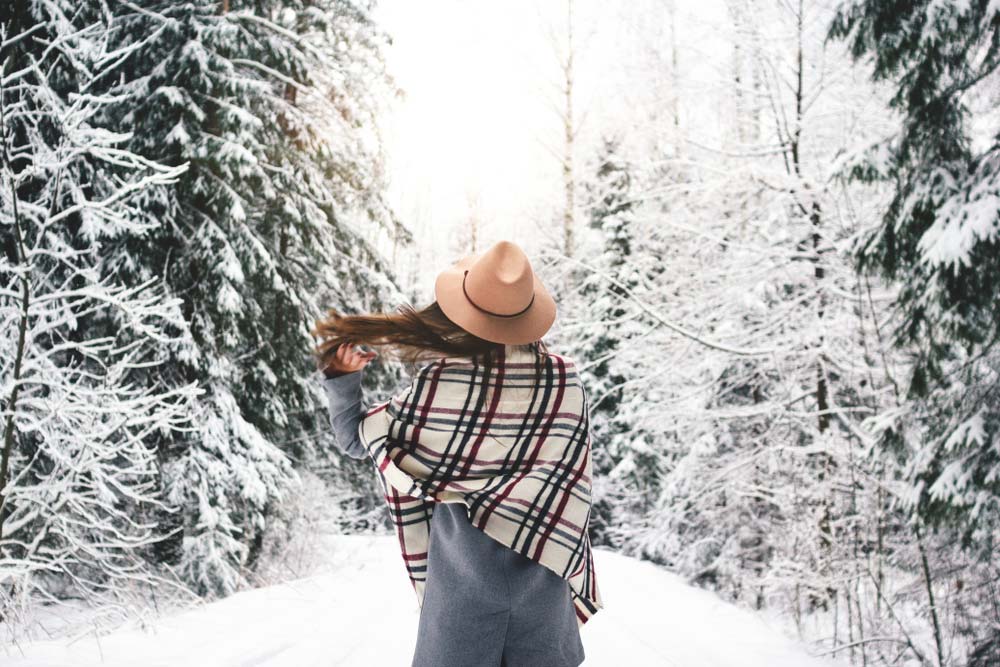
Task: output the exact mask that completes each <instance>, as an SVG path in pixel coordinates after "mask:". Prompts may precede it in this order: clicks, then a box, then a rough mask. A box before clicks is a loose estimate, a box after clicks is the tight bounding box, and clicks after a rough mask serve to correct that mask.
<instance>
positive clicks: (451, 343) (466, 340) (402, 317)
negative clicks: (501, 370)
mask: <svg viewBox="0 0 1000 667" xmlns="http://www.w3.org/2000/svg"><path fill="white" fill-rule="evenodd" d="M312 334H313V335H314V336H316V337H317V338H319V339H321V341H320V343H318V344H317V345H316V348H315V349H314V351H313V352H314V354H315V355H316V358H317V361H318V363H319V364H320V365H321V366H322V367H326V366H327V365H328V364H329V362H330V361H331V360H332V359H333V356H334V355H335V354H336V352H337V348H338V347H339V346H340V345H341V344H342V343H351V344H355V345H367V346H370V347H381V348H385V349H386V350H388V351H389V352H390V356H392V357H394V358H396V359H398V360H399V361H402V362H405V363H410V364H415V365H416V364H420V363H421V362H425V361H430V360H432V359H435V358H439V357H470V358H472V359H473V360H474V361H476V362H479V363H481V364H482V365H483V368H484V375H483V384H484V386H485V385H486V384H487V383H488V381H489V378H490V375H491V373H492V370H493V368H495V367H496V363H497V360H498V357H499V354H500V352H502V351H503V349H504V345H503V343H495V342H493V341H489V340H485V339H483V338H480V337H479V336H476V335H474V334H472V333H469V332H468V331H466V330H465V329H462V328H461V327H460V326H458V325H457V324H455V323H454V322H453V321H452V320H451V319H449V318H448V316H447V315H445V314H444V311H442V310H441V307H440V306H439V305H438V303H437V301H434V302H432V303H431V304H430V305H428V306H426V307H424V308H421V309H420V310H417V309H415V308H414V307H413V306H411V305H409V304H405V305H402V306H400V307H399V308H398V312H395V313H375V314H370V315H345V314H342V313H340V312H338V311H337V310H336V309H333V308H330V309H328V311H327V316H326V317H325V318H322V319H319V320H317V321H316V325H315V326H314V327H313V329H312ZM515 347H516V348H519V349H522V350H532V351H534V352H535V359H536V364H535V366H536V371H537V373H536V378H539V377H540V374H541V362H542V357H543V355H544V354H545V353H546V352H547V351H548V347H547V346H546V345H545V343H544V342H543V341H542V340H541V339H538V340H536V341H534V342H531V343H527V344H524V345H517V346H515Z"/></svg>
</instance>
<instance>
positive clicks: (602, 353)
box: [571, 136, 661, 545]
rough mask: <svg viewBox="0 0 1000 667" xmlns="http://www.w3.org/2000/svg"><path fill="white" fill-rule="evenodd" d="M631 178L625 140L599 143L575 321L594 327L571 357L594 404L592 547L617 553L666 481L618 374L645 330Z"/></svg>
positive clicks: (577, 341)
mask: <svg viewBox="0 0 1000 667" xmlns="http://www.w3.org/2000/svg"><path fill="white" fill-rule="evenodd" d="M634 171H635V167H634V166H633V165H631V164H630V163H629V160H628V157H627V156H626V155H625V153H624V149H623V146H622V142H621V140H620V139H618V138H616V137H613V136H606V137H602V139H601V145H600V146H599V148H598V153H597V156H596V164H595V173H594V174H593V175H592V176H591V178H590V179H589V180H587V181H585V190H586V192H585V195H586V198H587V202H588V206H587V223H588V227H589V228H590V229H591V230H593V231H594V232H595V233H596V239H597V242H596V244H595V249H597V250H598V254H596V255H593V256H588V258H587V259H588V262H587V265H586V266H585V267H576V268H575V269H574V270H573V276H574V280H573V283H574V284H575V285H576V286H577V287H576V289H577V292H578V297H577V298H578V300H579V305H578V307H577V312H578V313H579V314H574V319H578V321H580V322H586V323H589V325H590V326H588V327H587V328H586V329H584V330H581V332H580V334H578V335H577V336H575V337H574V338H573V339H572V341H571V349H572V350H573V354H574V355H575V357H576V358H578V359H579V366H580V369H581V371H580V372H581V376H582V378H583V381H584V384H585V385H586V387H587V392H588V395H589V396H590V415H591V428H592V430H593V441H594V471H595V472H594V476H595V478H596V481H595V493H594V495H595V498H594V511H593V515H592V518H591V525H592V526H593V535H592V536H591V539H593V540H594V541H595V543H598V544H602V543H606V544H612V545H616V543H617V542H618V538H617V537H616V536H615V529H616V527H619V526H620V525H621V522H622V520H623V519H625V518H627V517H629V516H633V517H634V516H642V515H644V514H646V513H647V512H648V511H649V509H650V508H651V504H652V500H653V499H654V498H655V497H656V494H657V484H658V481H659V479H660V473H661V471H660V468H659V465H658V461H657V457H656V455H655V453H654V452H653V451H652V450H651V449H650V446H649V442H648V440H647V439H646V438H645V436H644V434H643V433H642V432H641V431H639V430H638V429H636V426H635V424H634V423H633V414H632V412H631V411H630V410H628V409H627V406H629V405H630V404H631V403H632V402H633V401H635V400H636V397H637V393H636V392H634V391H630V390H629V388H628V386H627V382H628V379H629V373H628V370H629V369H627V368H623V367H621V366H620V363H621V362H620V357H621V351H622V350H621V348H622V347H623V346H625V345H628V344H630V343H629V341H630V340H632V339H638V338H639V337H640V335H641V333H642V331H643V330H644V329H648V326H644V325H643V324H642V322H641V318H637V317H636V313H635V307H634V305H633V304H631V303H630V301H631V299H633V298H634V297H633V293H634V292H635V291H636V289H637V288H638V287H639V285H640V283H641V282H642V281H641V280H640V275H639V272H640V271H641V269H639V267H638V265H637V264H635V263H634V261H635V256H634V255H635V254H636V253H637V249H636V247H635V246H636V244H637V242H638V239H637V238H636V229H635V227H636V224H635V215H636V203H635V201H634V197H635V192H634V191H633V189H634V188H635V184H634V179H635V177H634V175H633V172H634ZM646 251H647V252H648V249H646Z"/></svg>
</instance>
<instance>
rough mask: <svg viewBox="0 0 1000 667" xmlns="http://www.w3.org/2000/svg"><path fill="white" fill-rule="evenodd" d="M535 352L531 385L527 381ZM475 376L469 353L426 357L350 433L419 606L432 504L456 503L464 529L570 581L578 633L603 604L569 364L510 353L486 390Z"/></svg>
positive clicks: (578, 391)
mask: <svg viewBox="0 0 1000 667" xmlns="http://www.w3.org/2000/svg"><path fill="white" fill-rule="evenodd" d="M536 354H540V355H541V356H542V359H541V362H542V363H541V370H542V382H541V383H537V382H535V381H534V378H535V366H536V358H535V355H536ZM482 370H483V369H482V367H481V365H480V364H478V363H474V362H473V360H472V359H471V358H468V357H442V358H440V359H437V360H435V361H433V362H431V363H429V364H427V365H426V366H424V367H422V368H421V369H420V370H419V371H418V372H417V373H416V375H415V377H414V378H413V381H412V383H411V385H410V387H409V389H407V390H406V391H404V392H402V393H401V394H399V395H397V396H393V397H392V398H390V399H389V400H387V401H385V402H383V403H380V404H378V405H375V406H373V407H372V408H370V409H369V410H368V411H367V412H366V414H365V416H364V418H363V419H362V421H361V423H360V424H359V426H358V432H359V435H360V436H361V441H362V442H363V443H364V445H365V448H366V450H367V451H368V455H369V456H370V457H371V458H372V461H373V462H374V463H375V465H376V467H377V469H378V471H379V478H380V481H381V484H382V488H383V490H384V492H385V499H386V501H387V503H388V506H389V511H390V514H391V516H392V520H393V523H394V524H395V527H396V532H397V535H398V537H399V543H400V548H401V550H402V555H403V562H404V563H405V565H406V569H407V572H408V574H409V577H410V582H411V583H412V585H413V588H414V590H415V591H416V594H417V602H418V605H420V606H423V592H424V584H425V581H426V572H427V547H428V542H429V536H430V520H431V516H432V513H433V511H434V503H435V502H459V501H461V502H464V503H465V505H466V507H467V509H468V513H469V520H470V522H471V523H472V524H473V525H474V526H476V527H477V528H479V529H480V530H482V531H484V532H485V533H486V534H487V535H489V536H490V537H492V538H493V539H495V540H498V541H499V542H501V543H502V544H504V545H506V546H507V547H509V548H511V549H514V550H515V551H517V552H518V553H520V554H522V555H524V556H526V557H528V558H530V559H532V560H534V561H537V562H538V563H541V564H542V565H544V566H545V567H547V568H549V569H550V570H552V571H553V572H555V573H556V574H558V575H559V576H560V577H563V578H564V579H566V580H567V581H568V582H569V586H570V590H571V595H572V598H573V605H574V607H575V608H576V615H577V625H578V627H579V626H582V625H583V624H584V623H586V622H587V621H588V620H589V619H590V617H591V616H593V615H594V614H596V613H597V611H598V609H600V608H601V607H602V606H603V604H602V601H601V594H600V591H599V590H598V587H597V579H596V577H595V573H594V560H593V555H592V553H591V548H590V536H589V535H588V533H587V528H588V525H589V521H590V510H591V458H590V415H589V408H588V405H587V397H586V394H585V393H584V389H583V384H582V383H581V381H580V378H579V376H578V374H577V372H576V368H575V366H574V365H573V362H572V361H571V360H570V359H568V358H566V357H562V356H559V355H557V354H552V353H542V352H537V351H536V350H532V351H527V352H525V351H522V350H518V349H517V348H514V347H512V346H506V347H505V350H504V353H503V355H502V357H501V358H500V359H499V360H498V363H497V366H496V368H495V369H494V371H493V379H492V380H491V382H490V385H491V386H490V387H489V388H488V390H486V391H484V390H483V388H482V386H481V383H482V374H483V373H482ZM497 385H500V387H501V391H499V392H497V391H495V388H496V386H497Z"/></svg>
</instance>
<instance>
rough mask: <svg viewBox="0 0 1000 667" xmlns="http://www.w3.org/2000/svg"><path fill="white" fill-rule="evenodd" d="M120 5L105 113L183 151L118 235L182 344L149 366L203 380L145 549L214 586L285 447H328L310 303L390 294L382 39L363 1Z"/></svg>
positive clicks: (269, 493) (275, 495)
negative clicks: (169, 314)
mask: <svg viewBox="0 0 1000 667" xmlns="http://www.w3.org/2000/svg"><path fill="white" fill-rule="evenodd" d="M115 20H116V26H117V32H116V34H117V35H118V36H119V39H120V40H121V41H122V43H127V44H136V45H138V48H136V49H135V50H134V51H133V52H132V53H131V54H130V56H129V57H128V58H126V59H123V60H121V61H120V62H119V63H118V65H117V67H116V68H115V71H114V73H113V76H110V77H108V78H107V90H108V93H109V94H111V95H114V96H115V97H116V99H118V100H119V103H118V104H117V105H116V107H115V108H114V109H113V110H112V112H111V113H109V114H107V115H106V117H105V118H104V122H105V124H106V125H107V126H108V127H111V128H114V129H116V130H120V131H128V132H130V133H131V134H132V140H131V142H130V145H129V148H130V149H131V150H133V151H135V152H137V153H139V154H141V155H144V156H146V157H148V158H150V159H154V160H157V161H159V162H163V163H166V164H180V163H188V164H189V169H188V171H187V172H186V173H185V174H184V176H183V177H182V178H181V179H180V180H179V181H178V183H177V184H176V185H174V186H172V187H170V188H167V189H164V190H162V191H160V192H158V193H156V196H155V197H150V198H149V200H148V202H147V210H148V211H149V212H150V214H151V215H154V216H156V217H158V218H159V219H161V220H163V222H164V224H163V225H162V226H161V227H160V228H158V229H157V230H156V231H155V232H154V233H152V234H150V235H147V236H143V237H139V236H135V237H131V238H128V239H124V240H123V242H122V244H121V245H120V246H119V247H118V248H116V251H115V255H116V256H117V257H120V258H127V259H123V260H115V261H125V262H127V263H128V265H129V266H131V267H133V269H134V270H135V271H136V272H137V273H138V274H140V275H146V274H149V275H162V276H163V277H164V279H165V281H166V284H167V285H168V287H169V289H170V290H171V293H172V294H176V295H178V296H179V297H181V298H182V299H183V304H184V306H183V307H184V315H185V320H186V322H187V326H188V327H189V328H190V331H191V335H192V337H193V339H194V341H195V346H194V348H193V349H192V350H178V351H175V353H173V354H172V357H171V362H172V363H171V364H170V371H169V374H167V375H165V376H161V377H160V378H158V379H159V380H161V381H164V382H166V383H167V384H168V385H178V384H183V383H187V382H191V381H197V382H198V383H199V384H200V385H201V386H202V387H204V388H205V390H206V394H205V396H204V398H203V399H202V400H201V402H200V404H199V406H198V408H199V409H198V411H197V413H196V415H195V417H194V421H195V428H193V429H192V430H191V431H190V432H189V433H187V434H186V436H185V437H184V438H182V439H173V440H163V441H161V442H159V443H158V449H159V453H160V458H161V462H162V469H163V486H164V497H165V498H167V499H168V500H169V503H170V504H171V505H174V506H176V507H179V508H182V514H183V518H184V525H183V531H182V533H180V534H179V535H178V539H177V540H176V541H175V542H174V543H173V547H172V548H170V549H164V550H161V552H160V554H159V557H160V558H163V559H165V560H168V561H171V562H176V561H177V560H178V559H179V562H180V565H181V571H182V572H184V573H185V575H186V577H187V578H188V580H189V581H191V582H192V583H193V584H194V585H195V586H196V587H197V589H198V590H199V591H200V592H202V593H203V594H226V593H229V592H232V591H233V590H235V589H236V588H238V587H240V586H242V585H244V584H245V582H246V576H247V573H248V569H249V568H250V567H251V566H252V564H253V562H254V560H255V558H256V555H257V553H258V551H259V549H260V546H261V543H262V537H263V533H264V531H265V530H266V527H267V521H268V517H269V516H270V515H271V513H272V512H273V511H274V508H275V506H276V504H277V503H280V502H281V501H282V499H283V498H284V497H286V495H287V494H288V493H289V491H290V490H291V489H292V488H293V487H294V485H295V484H296V483H297V479H296V475H295V472H294V470H293V467H292V458H290V457H293V458H294V459H295V460H296V461H299V462H302V463H303V464H304V463H306V462H308V461H313V460H315V458H317V457H318V458H323V457H326V456H327V455H328V452H329V450H330V449H332V447H331V446H330V440H329V438H330V436H329V434H328V428H327V427H326V421H325V417H324V414H323V409H324V404H323V396H322V392H321V388H320V387H319V386H318V383H316V382H315V378H314V376H313V375H312V373H313V372H314V370H315V368H314V365H313V362H312V359H311V357H310V348H311V345H312V343H313V341H312V340H311V337H310V335H309V329H310V327H311V325H312V323H313V321H314V320H315V318H316V317H317V316H319V315H321V314H322V312H323V310H324V306H325V304H331V305H335V306H337V307H338V308H339V309H343V310H353V309H357V310H368V309H371V310H375V309H380V308H382V307H383V306H384V304H385V302H386V301H387V300H388V299H390V298H392V297H393V296H395V295H396V294H397V293H398V292H397V290H396V289H395V286H394V284H393V280H392V278H391V271H390V269H389V267H388V266H386V264H385V263H384V262H383V261H382V260H381V259H380V257H379V254H378V253H377V251H376V250H375V249H374V246H373V244H372V243H370V242H369V241H368V240H367V239H369V238H373V237H374V236H376V235H377V233H378V232H379V231H380V230H381V232H382V233H384V234H389V235H390V236H396V237H399V236H405V235H404V233H403V231H402V230H401V228H400V226H399V225H398V223H397V222H396V221H395V220H394V219H393V218H392V216H391V214H390V213H389V212H388V208H387V206H386V205H385V202H384V201H383V198H382V191H383V188H384V174H383V173H382V169H381V166H380V165H381V156H380V148H379V143H378V137H377V135H376V133H375V131H374V126H373V115H374V112H375V109H374V108H373V106H372V105H373V104H375V102H374V100H377V99H378V95H377V94H376V92H377V90H380V89H381V87H383V86H384V85H385V75H384V72H383V71H382V69H381V59H380V55H379V48H380V46H381V44H382V41H383V38H382V36H381V34H380V33H379V32H378V30H377V29H376V27H375V26H374V25H373V24H372V23H371V20H370V18H369V16H368V10H367V9H364V8H363V7H360V6H358V5H356V4H354V3H352V2H347V1H340V0H322V1H319V2H277V1H276V2H264V3H260V2H255V3H244V2H224V3H219V2H210V1H207V0H197V1H195V2H191V3H183V4H178V3H174V2H168V1H166V0H144V1H142V2H137V3H128V4H124V3H123V4H121V5H117V6H116V8H115ZM324 445H325V446H324ZM361 463H363V462H349V463H346V464H345V466H344V468H343V470H342V473H341V474H338V477H337V480H338V483H339V484H341V485H356V486H357V487H358V489H359V490H358V494H359V496H361V497H362V498H370V497H373V496H374V495H375V491H374V490H373V489H372V488H371V485H370V484H365V485H364V486H361V484H362V482H361V481H367V480H368V479H369V478H368V476H367V475H365V474H351V471H352V470H354V471H358V472H360V471H361V465H360V464H361ZM359 480H361V481H359ZM376 500H377V499H371V500H369V501H368V504H369V505H371V506H373V507H374V506H375V505H376ZM163 525H164V527H165V529H166V530H167V531H168V532H169V531H170V530H172V529H173V527H172V526H170V525H169V522H166V521H164V522H163ZM180 535H183V541H181V540H180V539H179V538H180Z"/></svg>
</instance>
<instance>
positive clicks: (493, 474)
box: [314, 241, 602, 667]
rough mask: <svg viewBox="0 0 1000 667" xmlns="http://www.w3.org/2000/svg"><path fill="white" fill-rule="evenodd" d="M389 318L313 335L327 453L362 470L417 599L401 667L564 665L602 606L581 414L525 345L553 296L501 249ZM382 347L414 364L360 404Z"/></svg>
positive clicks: (576, 400)
mask: <svg viewBox="0 0 1000 667" xmlns="http://www.w3.org/2000/svg"><path fill="white" fill-rule="evenodd" d="M434 291H435V297H436V301H435V302H434V303H432V304H431V305H430V306H428V307H427V308H424V309H423V310H420V311H415V310H413V309H412V308H409V307H404V308H402V309H401V312H400V313H399V314H394V315H373V316H343V315H340V314H337V313H335V312H331V315H330V317H329V318H328V319H326V320H323V321H320V322H319V323H317V327H316V329H315V330H314V333H316V334H317V335H318V336H320V337H321V338H322V339H323V342H322V343H321V344H320V345H319V346H318V347H317V355H318V357H319V365H320V368H321V369H322V371H323V374H324V376H325V378H324V379H323V384H324V386H325V388H326V390H327V394H328V397H329V411H330V422H331V425H332V426H333V428H334V431H335V435H336V440H337V445H338V447H339V448H340V449H342V450H343V451H344V452H345V453H347V454H348V455H350V456H352V457H355V458H362V457H365V456H368V457H370V458H371V459H372V462H373V463H374V464H375V467H376V470H377V471H378V473H379V475H378V477H379V479H380V482H381V484H382V489H383V491H384V495H385V499H386V503H387V505H388V508H389V511H390V516H391V517H392V520H393V523H394V525H395V527H396V530H397V535H398V537H399V540H400V548H401V552H402V555H403V562H404V563H405V565H406V567H407V572H408V574H409V577H410V581H411V584H412V585H413V588H414V591H415V592H416V594H417V601H418V604H419V605H420V620H419V624H418V632H417V644H416V648H415V651H414V656H413V663H412V665H413V667H431V666H433V667H459V666H462V667H464V666H468V667H493V666H496V665H502V666H503V665H506V666H509V667H532V666H536V665H537V666H538V667H542V666H544V667H561V666H566V667H574V666H576V665H579V664H580V663H581V662H583V659H584V650H583V644H582V642H581V639H580V632H579V628H580V627H581V626H582V625H583V624H585V623H586V622H587V620H589V619H590V618H591V617H592V616H593V615H594V614H596V613H597V611H598V609H600V608H601V607H602V602H601V597H600V592H599V590H598V588H597V581H596V577H595V573H594V564H593V557H592V553H591V549H590V539H589V536H588V534H587V528H588V525H589V519H590V509H591V463H590V432H589V425H590V422H589V415H588V412H587V402H586V394H585V393H584V390H583V385H582V383H581V382H580V378H579V375H578V374H577V373H576V369H575V366H574V364H573V362H572V361H571V360H569V359H568V358H566V357H562V356H560V355H557V354H553V353H551V352H549V351H548V350H547V348H546V347H545V345H544V344H543V343H542V341H541V336H542V334H544V333H545V332H546V331H547V330H548V329H549V327H551V325H552V323H553V322H554V320H555V311H556V308H555V302H554V301H553V300H552V297H551V296H550V295H549V293H548V292H547V291H546V289H545V287H544V286H543V285H542V283H541V281H540V280H539V279H538V277H537V276H535V274H534V273H533V271H532V269H531V265H530V262H529V261H528V258H527V257H526V256H525V255H524V252H523V251H522V250H521V249H520V248H519V247H518V246H517V245H516V244H514V243H511V242H508V241H501V242H499V243H497V244H496V245H494V246H493V247H492V248H490V249H489V250H487V251H486V252H484V253H482V254H479V255H472V256H469V257H466V258H464V259H462V260H461V261H459V262H458V263H457V264H455V265H454V266H452V267H451V268H449V269H446V270H445V271H443V272H442V273H441V274H439V275H438V277H437V280H436V282H435V290H434ZM355 344H368V345H373V346H385V347H386V348H387V349H389V350H391V351H393V352H394V353H395V354H396V355H397V356H398V357H399V358H400V359H405V360H408V361H411V362H414V363H416V362H417V361H420V360H423V361H428V360H429V363H425V365H423V366H422V367H421V368H420V369H419V370H418V372H417V373H416V374H415V377H414V378H413V380H412V382H411V384H410V387H409V388H408V389H407V390H406V391H404V392H402V393H400V394H398V395H397V396H393V397H392V398H390V399H389V400H388V401H386V402H384V403H381V404H378V405H376V406H374V407H372V408H370V409H368V410H365V409H364V408H363V407H362V400H361V382H362V379H361V375H362V371H363V369H364V367H365V366H366V365H367V364H368V363H369V362H370V361H371V360H372V359H374V358H375V356H376V354H375V352H362V351H359V350H357V349H356V348H354V345H355Z"/></svg>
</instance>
